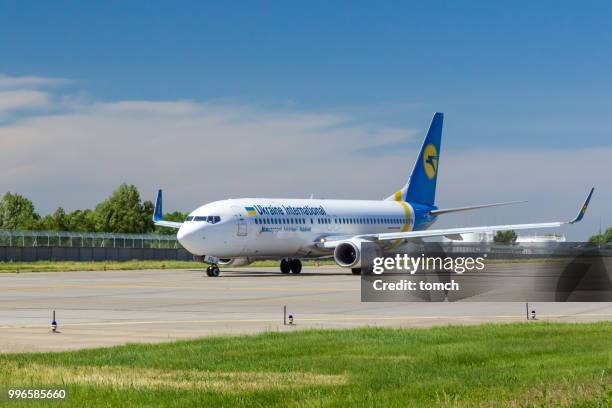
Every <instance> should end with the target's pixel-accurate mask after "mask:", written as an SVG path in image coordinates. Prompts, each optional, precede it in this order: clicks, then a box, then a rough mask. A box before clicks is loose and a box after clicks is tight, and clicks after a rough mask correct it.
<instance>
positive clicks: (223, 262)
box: [219, 258, 255, 266]
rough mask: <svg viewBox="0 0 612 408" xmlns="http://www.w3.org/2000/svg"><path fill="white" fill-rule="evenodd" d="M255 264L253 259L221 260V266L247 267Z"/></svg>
mask: <svg viewBox="0 0 612 408" xmlns="http://www.w3.org/2000/svg"><path fill="white" fill-rule="evenodd" d="M253 262H255V260H254V259H251V258H223V259H219V265H224V266H247V265H250V264H252V263H253Z"/></svg>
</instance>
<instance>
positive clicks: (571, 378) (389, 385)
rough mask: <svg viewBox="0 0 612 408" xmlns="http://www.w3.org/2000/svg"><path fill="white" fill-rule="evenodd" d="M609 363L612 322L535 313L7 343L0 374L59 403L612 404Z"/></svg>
mask: <svg viewBox="0 0 612 408" xmlns="http://www.w3.org/2000/svg"><path fill="white" fill-rule="evenodd" d="M611 363H612V323H610V322H602V323H592V324H549V323H543V322H537V323H536V322H530V323H517V324H507V325H505V324H498V325H491V324H489V325H482V326H450V327H437V328H431V329H380V328H363V329H351V330H336V331H329V330H307V331H296V332H292V333H279V332H269V333H265V334H261V335H256V336H240V337H210V338H203V339H198V340H191V341H178V342H173V343H165V344H157V345H141V344H138V345H137V344H131V345H127V346H120V347H113V348H106V349H90V350H81V351H75V352H63V353H30V354H5V355H2V356H0V384H4V387H5V388H6V387H29V388H38V387H41V388H53V387H66V388H67V389H68V392H69V397H68V399H67V400H66V401H64V402H62V403H47V404H48V405H49V406H56V407H60V406H75V407H76V406H158V407H168V406H173V407H174V406H176V407H185V406H229V407H237V406H338V407H346V406H367V407H372V406H380V407H387V406H402V407H405V406H415V407H416V406H419V407H420V406H465V407H473V406H486V407H489V406H515V407H523V406H538V407H540V406H541V407H544V406H574V407H610V406H612V378H611V377H612V373H610V369H611V365H612V364H611ZM6 405H7V406H20V403H15V402H10V403H6ZM23 405H26V404H25V403H24V404H23ZM37 405H38V404H37Z"/></svg>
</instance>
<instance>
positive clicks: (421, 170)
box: [404, 112, 444, 206]
mask: <svg viewBox="0 0 612 408" xmlns="http://www.w3.org/2000/svg"><path fill="white" fill-rule="evenodd" d="M443 121H444V114H443V113H440V112H437V113H436V114H435V115H434V117H433V119H432V121H431V125H430V126H429V131H428V132H427V136H426V137H425V141H423V146H422V147H421V152H420V153H419V157H418V158H417V160H416V163H414V168H413V169H412V174H411V175H410V179H409V180H408V189H407V191H406V196H405V197H404V200H405V201H409V202H411V203H417V204H423V205H431V206H433V205H434V202H435V199H436V181H437V179H438V165H439V163H440V142H441V140H442V122H443Z"/></svg>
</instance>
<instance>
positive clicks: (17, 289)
mask: <svg viewBox="0 0 612 408" xmlns="http://www.w3.org/2000/svg"><path fill="white" fill-rule="evenodd" d="M60 289H170V290H178V289H180V290H200V289H206V290H208V289H210V287H198V286H168V285H104V284H89V285H59V286H27V287H12V288H1V289H0V292H20V291H23V292H29V291H36V290H43V291H45V290H54V291H56V290H60ZM216 289H222V290H236V291H237V290H244V291H257V290H270V291H294V292H298V291H300V292H301V291H322V292H357V291H360V290H361V289H359V288H355V289H346V288H337V289H334V288H329V287H327V288H308V287H306V288H305V287H298V288H287V287H253V288H248V287H238V288H236V287H232V286H228V287H218V288H216Z"/></svg>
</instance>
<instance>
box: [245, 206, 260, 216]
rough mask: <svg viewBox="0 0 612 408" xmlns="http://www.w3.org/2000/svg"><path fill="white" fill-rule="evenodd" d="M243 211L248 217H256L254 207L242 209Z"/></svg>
mask: <svg viewBox="0 0 612 408" xmlns="http://www.w3.org/2000/svg"><path fill="white" fill-rule="evenodd" d="M244 209H245V210H246V212H247V214H249V215H257V211H256V210H255V208H254V207H244Z"/></svg>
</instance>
